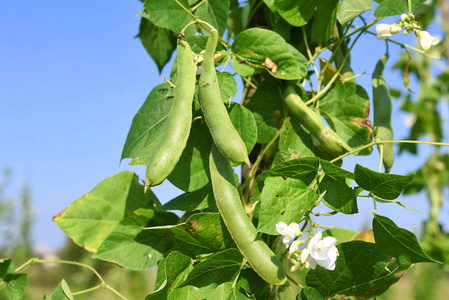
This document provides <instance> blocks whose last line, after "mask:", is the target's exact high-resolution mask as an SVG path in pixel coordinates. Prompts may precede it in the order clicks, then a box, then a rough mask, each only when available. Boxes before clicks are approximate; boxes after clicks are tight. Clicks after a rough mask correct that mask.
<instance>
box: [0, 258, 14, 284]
mask: <svg viewBox="0 0 449 300" xmlns="http://www.w3.org/2000/svg"><path fill="white" fill-rule="evenodd" d="M9 273H14V263H13V261H12V260H11V259H4V258H0V279H3V278H5V276H6V275H7V274H9Z"/></svg>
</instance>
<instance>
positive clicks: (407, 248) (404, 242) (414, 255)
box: [373, 215, 437, 263]
mask: <svg viewBox="0 0 449 300" xmlns="http://www.w3.org/2000/svg"><path fill="white" fill-rule="evenodd" d="M373 231H374V239H375V240H376V245H377V246H378V247H379V249H380V250H382V252H383V253H385V254H387V255H389V256H392V257H396V258H398V259H399V260H400V261H403V262H406V263H417V262H437V261H436V260H433V259H432V258H430V257H429V256H428V255H427V254H425V253H424V251H423V250H422V248H421V246H420V245H419V243H418V239H417V238H416V236H415V235H414V234H413V233H412V232H410V231H408V230H406V229H404V228H400V227H398V226H397V225H396V224H395V223H394V222H393V221H391V220H390V219H389V218H387V217H383V216H380V215H374V219H373Z"/></svg>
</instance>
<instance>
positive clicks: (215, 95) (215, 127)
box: [198, 29, 250, 166]
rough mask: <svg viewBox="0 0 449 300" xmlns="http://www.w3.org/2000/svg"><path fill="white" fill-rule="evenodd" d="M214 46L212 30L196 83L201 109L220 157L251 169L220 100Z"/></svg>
mask: <svg viewBox="0 0 449 300" xmlns="http://www.w3.org/2000/svg"><path fill="white" fill-rule="evenodd" d="M217 43H218V32H217V30H215V29H212V30H211V34H210V37H209V39H208V41H207V44H206V52H205V54H204V61H203V65H202V66H203V69H202V71H201V76H200V79H199V82H198V95H199V100H200V104H201V109H202V111H203V115H204V119H205V120H206V123H207V126H208V127H209V130H210V133H211V135H212V138H213V140H214V142H215V144H216V145H217V147H218V149H219V150H220V151H221V153H223V155H224V156H226V158H228V159H229V160H230V161H232V162H236V163H246V164H247V165H248V166H250V161H249V158H248V151H247V149H246V146H245V143H244V142H243V140H242V138H241V137H240V135H239V133H238V132H237V130H236V129H235V128H234V126H233V125H232V122H231V119H230V118H229V114H228V111H227V110H226V107H225V106H224V104H223V101H222V100H221V96H220V89H219V86H218V80H217V74H216V73H215V61H214V56H215V50H216V48H217Z"/></svg>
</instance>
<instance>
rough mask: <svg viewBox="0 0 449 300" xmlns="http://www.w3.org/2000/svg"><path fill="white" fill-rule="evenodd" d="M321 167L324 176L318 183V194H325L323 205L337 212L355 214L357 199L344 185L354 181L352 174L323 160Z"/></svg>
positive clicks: (351, 190)
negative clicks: (349, 180) (348, 181)
mask: <svg viewBox="0 0 449 300" xmlns="http://www.w3.org/2000/svg"><path fill="white" fill-rule="evenodd" d="M321 167H322V168H323V171H324V174H325V176H324V177H323V178H322V179H321V181H320V183H319V189H320V193H323V192H326V194H325V195H324V197H323V198H322V201H323V203H324V204H326V206H328V207H329V208H332V209H333V210H335V211H338V212H342V213H345V214H355V213H357V212H358V211H359V210H358V208H357V197H356V195H355V194H354V190H353V189H351V188H350V187H349V186H348V184H347V183H346V180H347V179H354V174H353V173H351V172H348V171H346V170H343V169H341V168H339V167H337V166H335V165H333V164H331V163H330V162H328V161H325V160H322V161H321Z"/></svg>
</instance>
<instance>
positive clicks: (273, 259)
mask: <svg viewBox="0 0 449 300" xmlns="http://www.w3.org/2000/svg"><path fill="white" fill-rule="evenodd" d="M209 166H210V174H211V178H212V189H213V191H214V197H215V201H216V203H217V207H218V210H219V211H220V215H221V217H222V218H223V221H224V223H225V225H226V227H227V228H228V231H229V233H230V234H231V236H232V239H233V240H234V242H235V244H236V245H237V247H238V248H239V249H240V251H241V252H242V254H243V255H244V256H245V258H246V260H247V261H248V262H249V263H250V265H251V267H252V268H253V269H254V271H256V273H257V274H259V276H260V277H262V278H263V279H264V280H265V281H267V282H268V283H270V284H274V285H282V284H284V283H285V282H286V281H287V277H286V273H285V270H284V267H283V265H282V263H281V261H280V260H279V259H278V258H277V256H276V255H275V254H274V253H273V251H271V249H270V248H269V247H268V246H267V244H265V242H264V241H263V240H261V239H260V238H258V237H257V234H256V229H255V228H254V225H253V223H251V221H250V220H249V218H248V216H247V215H246V213H245V211H244V209H243V206H242V202H241V200H240V195H239V192H238V191H237V188H236V187H235V181H234V171H233V169H232V167H231V164H230V162H229V160H228V159H227V158H226V157H224V156H223V155H222V154H221V152H220V151H219V150H218V148H217V147H216V146H215V145H213V146H212V151H211V154H210V158H209Z"/></svg>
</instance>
